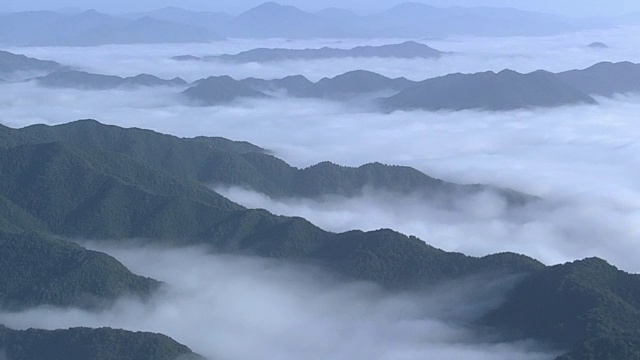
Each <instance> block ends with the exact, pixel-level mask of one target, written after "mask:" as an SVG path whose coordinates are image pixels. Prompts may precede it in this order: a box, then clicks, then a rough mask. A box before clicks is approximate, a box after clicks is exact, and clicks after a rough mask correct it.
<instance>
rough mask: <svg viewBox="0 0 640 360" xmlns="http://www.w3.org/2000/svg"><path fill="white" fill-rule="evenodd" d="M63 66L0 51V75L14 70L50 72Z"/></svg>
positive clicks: (62, 68) (9, 73)
mask: <svg viewBox="0 0 640 360" xmlns="http://www.w3.org/2000/svg"><path fill="white" fill-rule="evenodd" d="M64 69H65V67H64V66H62V65H60V64H58V63H57V62H55V61H45V60H38V59H34V58H30V57H27V56H24V55H17V54H13V53H10V52H7V51H0V75H3V76H4V75H11V74H12V73H15V72H52V71H60V70H64Z"/></svg>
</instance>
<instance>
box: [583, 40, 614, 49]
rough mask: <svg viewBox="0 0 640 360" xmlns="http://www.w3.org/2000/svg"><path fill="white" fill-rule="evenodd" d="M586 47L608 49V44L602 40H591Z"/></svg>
mask: <svg viewBox="0 0 640 360" xmlns="http://www.w3.org/2000/svg"><path fill="white" fill-rule="evenodd" d="M587 47H588V48H590V49H608V48H609V45H607V44H605V43H603V42H599V41H596V42H592V43H591V44H589V45H587Z"/></svg>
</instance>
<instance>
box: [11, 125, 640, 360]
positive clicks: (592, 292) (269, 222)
mask: <svg viewBox="0 0 640 360" xmlns="http://www.w3.org/2000/svg"><path fill="white" fill-rule="evenodd" d="M52 141H54V142H52ZM171 144H173V145H171ZM0 148H2V150H0V173H2V176H3V182H2V183H1V184H0V196H1V197H2V199H3V201H2V202H0V206H1V208H2V211H1V212H0V215H1V216H2V221H0V225H2V229H1V230H2V232H1V233H0V239H2V244H7V245H3V246H9V248H8V250H9V251H7V252H3V256H5V257H4V258H3V257H0V259H2V260H1V261H14V260H12V259H11V258H10V257H9V258H8V259H7V257H6V255H5V254H13V253H14V252H15V253H16V254H21V255H19V256H21V257H22V259H25V260H20V259H21V258H20V257H18V260H17V261H16V262H15V263H14V265H12V266H11V267H5V269H7V270H5V271H11V272H13V271H20V272H22V273H24V274H25V275H24V276H22V277H18V278H17V279H16V281H15V282H16V283H17V284H18V285H20V284H22V285H20V286H23V288H24V289H26V290H29V291H33V289H36V290H38V291H40V288H44V289H46V288H47V286H44V285H43V284H50V287H49V289H50V290H49V291H47V292H44V294H56V291H59V292H62V290H63V289H64V287H65V286H68V284H76V283H79V284H82V283H83V281H85V280H84V279H94V280H95V279H98V278H101V279H110V278H111V279H113V281H114V282H115V284H117V286H116V287H115V289H116V290H115V292H113V293H112V294H111V295H106V296H105V298H107V299H108V298H110V297H112V296H114V295H117V294H118V291H129V290H130V289H129V288H128V287H127V286H126V284H127V281H134V282H133V285H132V286H131V287H132V288H133V289H137V288H138V287H140V286H139V283H138V281H142V283H143V284H144V283H147V282H148V281H149V280H144V279H141V278H138V277H135V276H134V275H132V274H130V273H128V271H126V270H125V269H123V268H120V266H119V265H118V264H117V263H113V262H112V261H111V260H109V258H108V257H105V256H101V255H99V254H96V253H86V250H84V249H82V248H79V247H78V246H76V245H70V244H68V243H66V242H65V241H64V240H55V239H50V237H55V236H80V237H83V238H88V239H94V240H101V239H122V240H124V239H131V238H144V239H147V241H150V242H154V243H165V244H166V243H170V244H174V245H192V244H198V243H199V244H206V245H208V246H210V247H211V248H212V249H214V250H216V251H219V252H223V253H231V254H253V255H259V256H267V257H271V258H283V259H293V260H296V261H304V262H312V263H314V264H319V265H322V266H324V267H326V268H328V269H331V270H332V271H334V272H337V273H339V274H341V275H342V276H345V277H347V278H353V279H361V280H369V281H374V282H377V283H379V284H381V285H382V286H384V287H387V288H390V289H407V290H411V289H413V290H415V289H423V288H424V287H428V286H431V285H435V284H441V283H442V282H444V281H448V280H452V279H460V278H466V277H469V276H473V277H474V278H475V279H481V278H482V276H483V274H494V275H493V276H495V274H496V273H499V274H519V276H520V277H521V280H520V281H519V282H518V283H517V284H516V286H515V287H514V288H513V290H512V291H511V292H509V293H508V294H507V295H506V298H505V301H504V303H503V304H501V305H499V306H498V307H497V308H496V309H495V310H493V311H492V312H490V313H489V314H487V315H486V316H485V317H483V318H482V319H480V320H479V322H478V323H477V324H474V325H481V326H489V327H490V328H491V329H493V330H494V331H498V332H500V333H501V332H502V331H504V333H503V337H504V338H505V339H520V338H534V339H537V340H541V341H549V343H550V344H552V345H554V346H557V347H558V348H561V349H563V350H564V351H566V354H565V355H563V357H560V358H559V359H562V360H567V359H576V358H593V359H610V358H612V357H615V356H627V355H629V354H631V355H633V354H636V353H637V351H638V348H637V345H638V344H639V343H640V341H639V338H640V334H639V333H638V331H637V329H638V328H639V326H638V323H639V321H640V319H639V316H638V314H639V313H640V311H639V309H640V301H638V296H640V277H639V276H638V275H631V274H627V273H624V272H622V271H619V270H618V269H616V268H614V267H613V266H611V265H609V264H608V263H606V262H605V261H603V260H600V259H586V260H583V261H578V262H575V263H570V264H564V265H558V266H552V267H547V266H545V265H543V264H541V263H539V262H537V261H535V260H533V259H531V258H528V257H525V256H521V255H516V254H509V253H504V254H496V255H491V256H487V257H482V258H476V257H469V256H465V255H463V254H458V253H449V252H445V251H442V250H438V249H436V248H433V247H431V246H429V245H427V244H426V243H425V242H423V241H422V240H420V239H418V238H415V237H407V236H405V235H402V234H399V233H396V232H394V231H391V230H379V231H373V232H361V231H350V232H346V233H342V234H335V233H330V232H326V231H323V230H321V229H319V228H317V227H316V226H314V225H312V224H311V223H309V222H308V221H306V220H304V219H302V218H291V217H282V216H274V215H272V214H270V213H268V212H266V211H264V210H249V209H245V208H243V207H241V206H239V205H237V204H234V203H232V202H230V201H228V200H227V199H225V198H223V197H222V196H220V195H218V194H217V193H215V192H213V191H211V190H209V189H208V188H207V187H204V186H203V185H201V184H200V183H199V182H196V181H194V180H193V178H194V177H195V178H197V177H199V176H202V178H203V179H207V178H211V177H212V176H213V177H216V176H217V177H223V178H225V177H226V178H232V179H233V178H235V180H234V182H235V183H236V184H237V183H241V182H243V181H244V179H251V176H250V175H251V174H252V173H254V174H255V173H256V172H258V173H260V171H261V172H262V173H263V174H271V177H272V179H279V180H280V181H283V182H284V183H285V184H287V185H286V186H285V187H284V188H283V189H295V188H296V185H295V184H296V182H298V183H299V184H301V185H302V186H303V187H304V188H305V189H312V190H311V191H316V192H324V191H326V189H335V187H336V186H338V185H339V186H340V187H342V188H346V189H348V188H349V187H350V186H353V187H354V188H357V187H359V186H360V184H361V183H363V182H366V183H374V184H375V183H376V182H377V183H378V184H379V185H378V186H382V187H388V186H391V187H393V186H396V187H398V188H400V189H403V188H405V187H410V188H412V187H413V184H414V183H422V182H424V181H426V182H427V183H428V184H429V186H432V187H434V188H435V189H437V191H438V192H442V189H444V188H446V186H452V185H451V184H449V185H447V184H446V183H443V182H440V181H438V180H435V179H429V178H428V177H426V175H424V174H420V173H417V172H415V171H412V170H410V169H406V168H389V167H385V166H382V165H379V164H373V165H367V166H364V167H363V168H359V169H352V168H342V167H339V166H336V165H333V164H330V163H322V164H319V165H317V166H315V167H312V168H310V169H306V170H297V171H293V172H294V177H293V178H291V177H290V175H288V174H286V169H287V166H286V164H284V163H282V162H281V161H278V162H266V161H264V159H267V158H269V155H268V154H265V153H264V152H263V151H262V150H261V149H260V148H258V147H254V146H251V145H250V144H247V143H235V142H230V141H228V140H222V139H218V138H195V139H179V138H175V137H171V136H166V135H161V134H157V133H154V132H150V131H145V130H140V129H120V128H117V127H112V126H104V125H101V124H99V123H96V122H94V121H81V122H76V123H72V124H67V125H62V126H56V127H49V126H42V125H41V126H33V127H28V128H25V129H19V130H15V129H10V128H6V127H1V128H0ZM159 149H163V151H157V150H159ZM207 149H208V150H207ZM225 155H226V156H225ZM187 156H191V158H187ZM238 158H244V159H246V160H247V162H244V163H243V162H236V161H235V159H238ZM197 159H207V161H208V162H206V164H205V165H198V164H194V162H197V161H194V160H197ZM249 159H253V160H249ZM271 159H273V158H272V157H271ZM222 160H223V161H222ZM276 160H277V159H276ZM220 161H222V162H220ZM252 161H253V163H251V162H252ZM182 163H186V164H182ZM216 164H219V165H216ZM249 164H252V165H253V166H254V167H253V168H251V167H250V166H249ZM276 164H280V165H279V166H278V165H276ZM179 169H180V170H179ZM283 169H284V171H283ZM183 170H186V171H184V172H181V173H179V174H178V173H177V172H178V171H183ZM258 170H260V171H258ZM396 171H397V172H396ZM211 173H213V174H214V175H211ZM394 173H396V174H401V175H398V177H395V176H394V175H391V174H394ZM318 174H319V175H318ZM411 174H412V175H411ZM260 176H262V175H260ZM296 176H300V179H299V180H292V179H294V178H295V177H296ZM412 177H413V179H412ZM376 179H377V180H376ZM266 183H267V182H265V184H266ZM349 184H351V185H349ZM390 184H391V185H390ZM374 187H375V186H374ZM314 189H315V190H314ZM285 191H287V192H289V191H292V190H285ZM305 191H307V190H305ZM33 229H36V231H38V232H39V233H40V234H37V235H29V232H30V231H31V232H32V231H33ZM43 237H44V238H43ZM41 244H45V245H41ZM41 246H42V248H41ZM50 249H53V250H50ZM87 256H88V257H89V258H93V259H97V260H94V261H95V265H92V261H88V262H86V263H85V262H80V263H78V261H77V260H76V259H84V258H85V257H87ZM65 259H66V260H65ZM100 259H103V260H100ZM103 261H105V263H104V264H103ZM34 262H37V264H36V265H34V264H33V263H34ZM67 263H69V264H70V265H71V266H70V269H67V268H64V269H60V268H59V267H60V265H61V264H67ZM40 264H43V265H42V266H41V265H40ZM80 264H81V265H82V266H87V267H88V268H83V267H82V266H80ZM110 264H111V265H110ZM77 266H80V267H77ZM101 266H106V267H107V268H109V269H111V270H107V271H106V275H105V272H104V271H103V270H101V269H102V268H101ZM21 267H24V269H23V268H21ZM118 268H119V269H120V270H113V269H118ZM57 269H60V270H57ZM80 269H82V270H80ZM92 269H95V271H91V270H92ZM42 274H47V276H44V278H42V277H40V276H42ZM58 274H60V277H58V276H57V275H58ZM116 274H119V275H116ZM105 276H106V277H105ZM118 276H122V277H121V278H118ZM3 278H4V279H5V281H7V280H8V281H13V277H10V276H7V277H3ZM52 278H53V280H52ZM126 279H130V280H126ZM131 279H132V280H131ZM78 281H79V282H78ZM87 283H91V282H90V281H89V280H87ZM93 284H95V283H93ZM4 286H5V288H7V286H9V287H8V288H12V287H11V286H14V285H13V283H9V285H7V284H6V283H5V285H4ZM20 286H18V287H17V289H20ZM142 287H143V288H144V286H142ZM89 288H91V287H89ZM97 288H102V286H97ZM98 295H100V294H98ZM13 296H19V291H16V292H15V293H14V295H13ZM38 296H43V297H44V300H46V299H47V298H48V296H49V295H46V296H44V295H37V296H35V295H34V297H35V298H36V299H37V298H38ZM53 299H55V297H53ZM36 303H38V301H36ZM29 331H31V332H32V333H29V334H27V333H24V332H13V331H11V330H8V329H6V328H0V341H1V342H2V343H3V344H5V346H4V348H5V349H7V348H8V347H9V346H14V345H6V344H24V343H23V342H21V341H27V340H20V339H24V338H22V336H34V337H35V338H36V339H38V341H42V342H37V341H35V340H33V343H34V344H38V345H37V346H31V347H28V348H26V347H24V346H22V345H20V346H18V348H19V349H20V351H29V350H30V349H46V351H53V350H52V349H51V348H48V347H47V346H50V345H48V344H50V342H49V340H42V339H50V336H54V335H55V336H58V334H63V335H60V336H61V337H60V338H55V339H56V340H55V342H57V343H61V344H64V346H63V348H64V349H76V350H74V351H85V350H81V349H86V346H90V347H92V349H103V347H102V345H101V344H111V345H110V346H111V347H110V351H112V352H113V351H116V353H118V351H124V349H129V352H130V353H128V355H123V357H122V358H125V359H128V358H143V359H144V358H146V357H144V356H142V355H140V356H137V357H136V355H135V354H137V353H136V352H135V351H136V349H138V350H140V351H143V350H141V349H147V345H144V344H148V343H147V341H151V342H152V343H154V342H155V341H158V339H161V341H160V342H158V343H156V344H157V345H154V346H156V347H157V348H158V349H160V350H158V351H160V353H159V354H160V355H157V357H153V358H154V359H155V358H162V359H164V358H165V357H162V356H164V355H162V354H165V353H166V354H169V355H170V356H177V355H178V353H179V354H187V355H190V352H189V351H188V349H187V348H185V347H183V346H181V345H179V344H176V343H175V342H173V341H171V340H170V339H168V338H164V337H155V336H152V338H153V339H151V338H149V337H148V336H151V335H144V334H140V333H138V334H132V333H126V332H117V333H112V332H111V330H104V331H106V332H104V331H103V330H100V329H98V330H91V329H84V330H82V331H83V333H82V334H74V336H71V337H67V336H68V335H64V334H65V333H64V331H61V332H57V333H55V334H54V335H52V333H50V332H39V331H38V330H29ZM65 331H71V332H73V331H79V330H73V329H72V330H65ZM101 331H103V332H101ZM67 334H68V333H67ZM96 334H97V335H96ZM12 336H15V338H14V337H12ZM94 336H95V338H93V337H94ZM87 338H88V339H92V340H91V341H88V340H87V341H85V340H83V339H87ZM7 339H9V340H7ZM27 339H29V341H31V340H32V339H33V338H27ZM71 339H79V340H75V341H76V342H71V341H72V340H71ZM141 339H145V340H144V341H143V340H141ZM129 341H132V342H135V344H137V345H133V344H132V343H130V342H129ZM118 344H125V345H123V347H122V348H120V347H118ZM594 344H595V345H598V346H599V347H597V348H593V346H594ZM618 345H621V346H618ZM136 346H137V347H136ZM11 351H14V350H11ZM16 351H18V350H16ZM33 351H36V350H33ZM42 351H44V350H42ZM58 351H60V350H58ZM147 351H150V350H147ZM173 351H178V353H175V352H173ZM74 353H77V352H74ZM80 353H81V354H83V353H82V352H80ZM25 354H26V353H25ZM29 354H32V353H29ZM55 354H58V353H55ZM60 354H63V353H60ZM64 354H67V353H64ZM98 354H100V355H95V357H90V358H92V359H93V358H95V359H107V357H106V356H107V355H103V353H101V352H98ZM169 355H167V356H169ZM30 356H34V357H24V358H29V359H30V358H34V359H35V355H30ZM56 356H58V355H56ZM59 356H60V357H61V358H62V356H64V355H59ZM69 356H71V355H69ZM576 356H578V357H576ZM585 356H586V357H585ZM168 358H171V357H168ZM625 358H627V357H625ZM631 358H632V357H631Z"/></svg>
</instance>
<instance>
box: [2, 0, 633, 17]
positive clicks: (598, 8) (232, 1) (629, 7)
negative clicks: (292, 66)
mask: <svg viewBox="0 0 640 360" xmlns="http://www.w3.org/2000/svg"><path fill="white" fill-rule="evenodd" d="M262 2H264V0H218V1H215V2H211V1H205V0H180V1H178V0H130V1H109V0H95V1H92V2H90V5H88V4H87V2H86V1H81V0H56V1H49V0H22V1H3V2H1V3H0V11H20V10H42V9H59V8H64V7H78V8H87V7H92V8H95V9H97V10H100V11H105V12H115V13H117V12H128V11H144V10H151V9H157V8H162V7H165V6H179V7H183V8H189V9H194V10H215V11H227V12H231V13H239V12H241V11H243V10H246V9H248V8H250V7H253V6H256V5H259V4H260V3H262ZM278 2H279V3H281V4H289V5H294V6H298V7H300V8H303V9H306V10H319V9H321V8H326V7H341V8H348V9H352V10H358V11H375V10H380V9H383V8H388V7H391V6H394V5H396V4H399V3H401V2H403V1H398V0H378V1H375V2H371V1H364V0H325V1H322V2H318V1H312V0H280V1H278ZM424 3H427V4H431V5H436V6H499V7H515V8H519V9H523V10H532V11H543V12H549V13H554V14H561V15H565V16H572V17H583V16H602V15H607V16H615V15H621V14H624V13H629V12H636V11H640V2H638V1H635V0H609V1H607V2H606V3H605V2H603V1H602V0H580V1H578V0H565V1H556V0H538V1H531V0H482V1H480V0H431V1H425V2H424Z"/></svg>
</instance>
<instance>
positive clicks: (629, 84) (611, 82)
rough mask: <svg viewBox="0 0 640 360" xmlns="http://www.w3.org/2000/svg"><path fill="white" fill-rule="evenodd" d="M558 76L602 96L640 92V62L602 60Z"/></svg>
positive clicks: (584, 90) (575, 86)
mask: <svg viewBox="0 0 640 360" xmlns="http://www.w3.org/2000/svg"><path fill="white" fill-rule="evenodd" d="M558 78H559V79H560V80H562V81H563V82H564V83H566V84H567V85H570V86H572V87H574V88H576V89H578V90H580V91H582V92H584V93H587V94H591V95H600V96H612V95H615V94H624V93H634V92H640V64H633V63H630V62H619V63H610V62H601V63H598V64H596V65H593V66H591V67H589V68H587V69H584V70H571V71H565V72H562V73H559V74H558Z"/></svg>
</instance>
